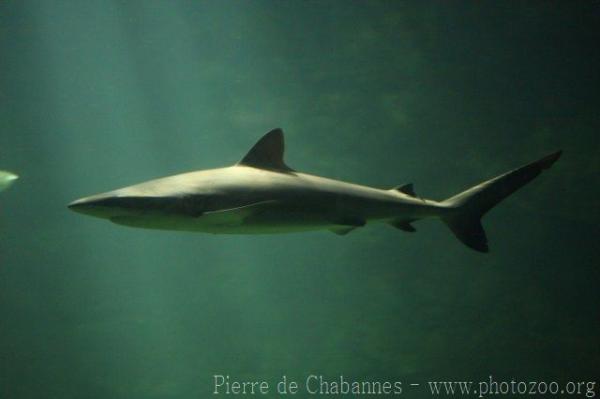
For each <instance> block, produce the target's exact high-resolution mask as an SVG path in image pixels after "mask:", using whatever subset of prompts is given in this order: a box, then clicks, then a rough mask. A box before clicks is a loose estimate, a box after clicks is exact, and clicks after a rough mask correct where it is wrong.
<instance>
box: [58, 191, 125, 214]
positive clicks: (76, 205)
mask: <svg viewBox="0 0 600 399" xmlns="http://www.w3.org/2000/svg"><path fill="white" fill-rule="evenodd" d="M114 198H115V197H113V196H108V195H94V196H91V197H85V198H80V199H78V200H75V201H73V202H71V203H70V204H69V205H67V207H68V208H69V209H70V210H72V211H75V212H79V213H83V214H85V215H90V216H96V217H102V218H109V217H111V216H113V214H114V211H115V206H114V205H115V204H114Z"/></svg>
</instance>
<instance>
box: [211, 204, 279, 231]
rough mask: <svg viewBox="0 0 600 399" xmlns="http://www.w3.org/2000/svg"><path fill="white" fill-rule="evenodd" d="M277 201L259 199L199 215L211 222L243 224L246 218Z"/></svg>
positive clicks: (228, 224)
mask: <svg viewBox="0 0 600 399" xmlns="http://www.w3.org/2000/svg"><path fill="white" fill-rule="evenodd" d="M277 203H278V201H275V200H268V201H260V202H255V203H253V204H249V205H244V206H240V207H236V208H228V209H219V210H216V211H209V212H204V213H203V214H202V216H201V217H202V218H203V219H205V220H207V221H210V223H213V224H218V225H227V226H237V225H241V224H243V223H244V220H245V219H246V218H248V217H250V216H253V215H256V214H258V213H261V212H264V211H265V210H267V209H270V208H272V207H273V206H274V205H276V204H277Z"/></svg>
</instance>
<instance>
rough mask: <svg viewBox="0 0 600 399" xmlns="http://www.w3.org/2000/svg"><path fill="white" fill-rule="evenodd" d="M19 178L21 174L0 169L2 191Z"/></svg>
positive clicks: (0, 188) (0, 189)
mask: <svg viewBox="0 0 600 399" xmlns="http://www.w3.org/2000/svg"><path fill="white" fill-rule="evenodd" d="M18 178H19V176H17V175H15V174H14V173H10V172H7V171H5V170H0V191H4V190H6V189H7V188H9V187H10V186H11V185H12V184H13V183H14V182H15V180H17V179H18Z"/></svg>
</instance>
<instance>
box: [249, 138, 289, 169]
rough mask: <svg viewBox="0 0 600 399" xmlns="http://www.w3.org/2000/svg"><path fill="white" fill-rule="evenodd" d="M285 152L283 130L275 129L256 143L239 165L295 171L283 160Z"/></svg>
mask: <svg viewBox="0 0 600 399" xmlns="http://www.w3.org/2000/svg"><path fill="white" fill-rule="evenodd" d="M283 152H284V142H283V130H281V129H279V128H277V129H273V130H271V131H270V132H269V133H267V134H265V135H264V136H263V137H262V138H261V139H260V140H258V142H257V143H256V144H254V147H252V149H251V150H250V151H248V153H247V154H246V156H245V157H244V158H243V159H242V160H241V161H240V162H239V163H238V165H245V166H252V167H254V168H259V169H268V170H273V171H277V172H293V169H291V168H290V167H289V166H287V165H286V164H285V162H283Z"/></svg>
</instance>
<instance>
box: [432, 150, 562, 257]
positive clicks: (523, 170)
mask: <svg viewBox="0 0 600 399" xmlns="http://www.w3.org/2000/svg"><path fill="white" fill-rule="evenodd" d="M561 154H562V151H556V152H554V153H552V154H550V155H547V156H545V157H543V158H541V159H538V160H537V161H534V162H531V163H529V164H527V165H524V166H521V167H520V168H517V169H514V170H511V171H509V172H507V173H504V174H502V175H500V176H498V177H495V178H493V179H490V180H487V181H485V182H483V183H480V184H478V185H476V186H473V187H471V188H469V189H468V190H465V191H463V192H462V193H460V194H458V195H455V196H454V197H452V198H449V199H447V200H446V201H444V202H443V203H444V205H446V206H447V207H449V208H451V209H452V212H450V213H449V214H448V215H447V216H444V217H443V218H442V220H443V221H444V222H445V223H446V224H447V225H448V227H449V228H450V230H452V232H453V233H454V235H455V236H456V238H458V239H459V240H460V241H461V242H462V243H464V244H465V245H467V246H468V247H470V248H473V249H475V250H476V251H480V252H488V244H487V237H486V234H485V231H484V230H483V227H482V226H481V220H480V219H481V218H482V217H483V215H485V213H486V212H488V211H489V210H490V209H492V208H493V207H494V206H496V205H497V204H498V203H499V202H500V201H502V200H503V199H505V198H506V197H508V196H509V195H511V194H512V193H514V192H515V191H517V190H518V189H520V188H521V187H523V186H524V185H526V184H527V183H529V182H530V181H532V180H533V179H535V178H536V177H537V176H538V175H539V174H540V173H541V172H542V170H544V169H548V168H550V167H551V166H552V164H554V162H556V161H557V160H558V158H560V156H561Z"/></svg>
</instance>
